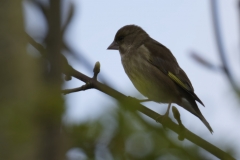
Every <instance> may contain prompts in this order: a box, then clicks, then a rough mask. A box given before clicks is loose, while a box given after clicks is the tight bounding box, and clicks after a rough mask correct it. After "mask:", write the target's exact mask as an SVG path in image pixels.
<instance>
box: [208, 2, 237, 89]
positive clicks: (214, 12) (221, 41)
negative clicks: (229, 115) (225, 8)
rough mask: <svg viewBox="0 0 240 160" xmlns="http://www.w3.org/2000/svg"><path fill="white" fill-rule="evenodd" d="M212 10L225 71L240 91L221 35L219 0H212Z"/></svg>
mask: <svg viewBox="0 0 240 160" xmlns="http://www.w3.org/2000/svg"><path fill="white" fill-rule="evenodd" d="M211 10H212V19H213V27H214V33H215V39H216V43H217V49H218V53H219V55H220V58H221V61H222V65H223V71H224V73H225V74H226V76H227V78H228V80H229V82H230V84H231V86H232V87H233V89H234V90H235V91H236V92H237V93H238V92H240V91H239V90H240V89H239V88H238V86H237V85H236V83H235V81H234V78H233V76H232V74H231V72H230V69H229V68H230V67H229V64H228V62H227V57H226V51H225V48H224V43H223V38H222V35H221V27H220V22H219V17H218V7H217V0H211Z"/></svg>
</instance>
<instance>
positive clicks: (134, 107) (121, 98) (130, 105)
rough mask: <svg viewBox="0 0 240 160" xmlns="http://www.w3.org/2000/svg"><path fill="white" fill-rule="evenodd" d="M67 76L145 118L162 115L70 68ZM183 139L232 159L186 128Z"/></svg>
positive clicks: (180, 130) (172, 125)
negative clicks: (89, 83)
mask: <svg viewBox="0 0 240 160" xmlns="http://www.w3.org/2000/svg"><path fill="white" fill-rule="evenodd" d="M68 74H69V75H71V76H73V77H75V78H77V79H79V80H81V81H83V82H85V83H88V82H91V85H92V87H93V88H95V89H97V90H99V91H101V92H103V93H105V94H107V95H109V96H111V97H113V98H115V99H116V100H118V101H119V102H120V103H123V104H125V106H128V107H126V108H127V109H131V110H138V111H140V112H141V113H143V114H145V115H146V116H148V117H150V118H152V119H154V120H155V119H156V118H158V117H162V115H160V114H158V113H156V112H154V111H152V110H150V109H149V108H147V107H145V106H143V105H142V104H140V103H139V101H138V100H136V99H134V98H129V97H127V96H125V95H123V94H122V93H120V92H118V91H116V90H114V89H112V88H110V87H108V86H106V85H104V84H102V83H100V82H98V81H97V80H95V79H93V78H90V77H88V76H86V75H84V74H82V73H80V72H78V71H76V70H75V69H73V68H71V70H69V73H68ZM160 123H161V122H160ZM164 126H165V127H167V128H169V129H171V130H172V131H174V132H176V133H177V134H178V135H183V128H182V127H181V126H179V125H177V124H176V123H174V122H173V121H171V120H169V121H167V123H164ZM180 138H181V137H180ZM184 138H185V139H188V140H189V141H191V142H192V143H195V144H196V145H198V146H200V147H202V148H203V149H205V150H206V151H208V152H210V153H212V154H213V155H215V156H216V157H218V158H220V159H228V160H233V159H234V158H233V157H232V156H230V155H229V154H228V153H225V152H224V151H222V150H221V149H219V148H217V147H216V146H214V145H212V144H211V143H209V142H207V141H205V140H204V139H202V138H200V137H199V136H197V135H195V134H193V133H192V132H190V131H189V130H188V129H186V128H184Z"/></svg>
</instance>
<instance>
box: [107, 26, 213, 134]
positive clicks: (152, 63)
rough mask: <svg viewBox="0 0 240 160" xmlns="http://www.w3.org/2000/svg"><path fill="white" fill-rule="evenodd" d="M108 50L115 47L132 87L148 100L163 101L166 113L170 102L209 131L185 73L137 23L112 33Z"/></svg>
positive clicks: (162, 47)
mask: <svg viewBox="0 0 240 160" xmlns="http://www.w3.org/2000/svg"><path fill="white" fill-rule="evenodd" d="M107 49H108V50H118V51H119V52H120V56H121V62H122V65H123V68H124V70H125V72H126V74H127V75H128V77H129V79H130V80H131V81H132V83H133V85H134V86H135V88H136V89H137V90H138V91H139V92H140V93H141V94H143V95H144V96H145V97H147V98H148V99H149V100H151V101H154V102H157V103H167V104H169V105H168V109H167V112H166V114H167V116H168V112H169V108H170V107H171V104H172V103H175V104H178V105H179V106H181V107H183V108H184V109H186V110H187V111H189V112H190V113H192V114H193V115H195V116H196V117H198V118H199V119H200V120H201V121H202V122H203V123H204V125H205V126H206V127H207V128H208V130H209V131H210V132H211V133H213V130H212V128H211V126H210V124H209V123H208V122H207V120H206V119H205V118H204V116H203V115H202V113H201V111H200V110H199V108H198V105H197V103H196V101H197V102H199V103H200V104H201V105H203V106H204V104H203V102H202V101H201V100H200V99H199V98H198V96H197V95H196V94H195V93H194V88H193V86H192V84H191V81H190V80H189V78H188V76H187V74H186V73H185V72H184V70H183V69H182V68H181V67H180V66H179V64H178V62H177V60H176V58H175V57H174V55H173V54H172V52H171V51H170V50H169V49H168V48H167V47H165V46H164V45H163V44H161V43H159V42H158V41H156V40H154V39H153V38H151V37H150V36H149V35H148V34H147V32H146V31H144V30H143V29H142V28H141V27H139V26H137V25H133V24H131V25H126V26H123V27H122V28H120V29H119V30H118V31H117V33H116V34H115V37H114V40H113V42H112V43H111V44H110V46H109V47H108V48H107Z"/></svg>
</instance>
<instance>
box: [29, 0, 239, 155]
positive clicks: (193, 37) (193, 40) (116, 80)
mask: <svg viewBox="0 0 240 160" xmlns="http://www.w3.org/2000/svg"><path fill="white" fill-rule="evenodd" d="M72 2H73V3H74V4H75V9H76V12H75V16H74V18H73V22H72V23H71V25H70V26H69V30H68V31H67V35H66V39H67V42H68V43H69V44H71V46H72V47H73V48H74V50H76V52H82V53H84V54H85V56H86V57H87V58H88V59H89V61H90V63H91V64H92V66H94V64H95V62H96V61H99V62H100V63H101V72H100V75H104V77H105V78H107V79H108V80H109V81H111V84H112V85H113V86H114V89H116V90H118V91H120V92H122V93H124V94H125V95H128V96H131V95H132V96H136V95H140V93H139V92H138V91H137V90H136V89H135V88H134V86H133V85H132V83H131V81H130V80H129V79H128V77H127V75H126V74H125V73H124V70H123V67H122V65H121V60H120V55H119V53H118V51H109V50H106V48H107V47H108V46H109V44H110V43H111V42H112V41H113V38H114V36H115V33H116V32H117V30H118V29H119V28H121V27H122V26H124V25H127V24H136V25H139V26H141V27H142V28H143V29H144V30H145V31H146V32H148V34H149V35H150V36H151V37H152V38H154V39H155V40H157V41H159V42H160V43H162V44H164V45H165V46H167V47H168V48H169V49H170V50H171V51H172V53H173V54H174V55H175V57H176V58H177V60H178V63H179V64H180V66H181V67H182V68H183V69H184V70H185V72H186V73H187V75H188V77H189V78H190V80H191V82H192V84H193V86H194V89H195V93H196V94H197V95H198V96H199V97H200V99H201V100H202V101H203V102H204V104H205V106H206V107H202V106H201V105H199V108H200V110H201V112H202V113H203V115H204V116H205V118H206V119H207V120H208V122H209V123H210V124H211V126H212V128H213V130H214V134H213V135H211V134H210V133H209V131H208V130H207V128H206V127H205V126H204V125H203V124H202V122H201V121H200V120H199V119H198V118H196V117H195V116H193V115H192V114H190V113H189V112H187V111H186V110H184V109H182V108H181V107H178V109H179V111H180V113H181V118H182V122H183V124H184V125H185V127H187V128H188V129H189V130H191V131H192V132H194V133H196V134H197V135H199V136H201V137H203V138H204V139H206V140H207V141H209V142H210V143H213V144H214V145H217V146H218V144H220V143H222V142H225V141H226V142H231V143H232V144H236V145H237V146H238V147H239V148H240V129H239V123H238V122H239V121H240V116H239V112H240V111H239V106H237V105H238V104H239V103H237V102H236V99H235V97H234V95H233V94H232V91H231V88H230V87H229V85H228V83H227V81H226V78H225V77H224V76H223V75H222V74H221V73H220V72H213V71H210V70H208V69H206V68H204V67H202V66H201V65H199V64H198V63H196V62H195V61H194V60H193V59H191V57H190V52H191V51H196V52H198V53H199V54H200V55H201V56H203V57H204V58H206V59H208V60H209V61H211V62H213V63H214V64H220V63H221V62H220V60H219V56H218V53H217V49H216V45H215V39H214V35H213V28H212V19H211V18H212V17H211V12H210V3H209V2H210V1H209V0H198V1H191V0H181V1H176V0H168V1H163V0H159V1H153V0H150V1H143V0H132V1H110V0H101V1H96V0H85V1H83V0H72ZM219 2H220V4H219V7H220V8H219V10H220V16H221V23H222V28H223V33H224V35H223V37H224V42H225V44H226V50H227V53H228V55H227V56H228V60H231V68H232V69H234V73H235V74H236V77H238V79H239V78H240V72H239V70H240V69H239V68H240V65H239V59H240V54H239V35H240V34H239V30H238V29H239V21H237V18H239V17H237V14H238V12H237V3H236V2H237V1H236V0H222V1H219ZM34 16H36V14H35V15H34V14H33V15H30V16H29V19H32V18H33V17H34ZM39 18H41V17H39V16H38V18H36V17H35V18H33V19H35V20H36V19H39ZM31 22H32V21H31ZM34 27H37V28H39V32H44V30H42V29H41V27H44V25H43V24H40V23H39V21H38V20H36V23H34V24H33V23H32V24H31V23H27V28H28V29H30V30H31V28H34ZM38 34H39V33H38ZM68 59H69V61H70V64H72V66H73V67H74V68H76V69H77V70H79V71H80V72H82V73H84V74H86V75H88V76H92V72H89V71H88V70H87V69H86V68H84V67H83V66H82V65H81V64H80V63H79V62H78V61H77V60H76V59H74V58H72V57H68ZM82 84H83V83H82V82H80V81H78V80H75V79H73V80H72V81H70V82H67V84H66V86H65V87H66V88H72V87H78V86H80V85H82ZM65 97H66V103H67V114H66V116H65V118H66V119H68V121H69V122H81V121H87V120H91V119H94V118H95V117H97V116H99V115H101V114H102V113H104V112H105V111H106V109H109V108H110V106H111V105H112V106H115V101H114V100H113V99H109V97H108V96H106V95H105V94H103V93H101V92H99V91H97V90H87V91H84V92H78V93H73V94H69V95H67V96H65ZM139 97H140V96H139ZM92 99H94V100H92ZM146 106H148V107H149V108H151V109H153V110H155V111H157V112H159V113H161V114H163V113H165V110H166V108H167V105H166V104H165V105H164V104H161V105H160V104H155V103H146ZM226 135H228V136H226ZM219 139H221V142H220V141H219ZM186 144H187V142H183V145H186ZM237 159H240V153H239V154H238V158H237Z"/></svg>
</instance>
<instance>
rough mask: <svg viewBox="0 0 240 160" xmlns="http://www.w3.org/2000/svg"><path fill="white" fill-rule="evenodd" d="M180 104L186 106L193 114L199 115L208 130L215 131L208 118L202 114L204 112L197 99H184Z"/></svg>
mask: <svg viewBox="0 0 240 160" xmlns="http://www.w3.org/2000/svg"><path fill="white" fill-rule="evenodd" d="M180 106H182V107H183V108H185V109H186V110H188V111H189V112H191V113H192V114H194V115H195V116H197V117H198V118H199V119H200V120H201V121H202V122H203V123H204V125H205V126H206V127H207V128H208V130H209V131H210V132H211V133H213V130H212V127H211V126H210V124H209V123H208V122H207V120H206V119H205V118H204V116H203V115H202V113H201V111H200V110H199V108H198V106H197V103H196V102H195V100H193V99H189V100H186V99H184V100H183V101H182V104H181V105H180Z"/></svg>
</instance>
